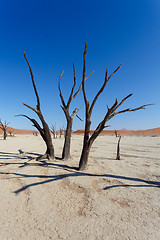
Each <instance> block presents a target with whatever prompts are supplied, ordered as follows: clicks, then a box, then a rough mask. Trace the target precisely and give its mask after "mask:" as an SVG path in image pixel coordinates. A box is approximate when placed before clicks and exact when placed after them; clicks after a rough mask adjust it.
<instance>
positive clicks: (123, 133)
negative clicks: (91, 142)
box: [73, 128, 160, 136]
mask: <svg viewBox="0 0 160 240" xmlns="http://www.w3.org/2000/svg"><path fill="white" fill-rule="evenodd" d="M93 132H94V131H93V130H91V133H93ZM73 133H75V134H83V133H84V129H79V130H77V131H74V132H73ZM117 133H118V134H120V135H121V136H160V128H152V129H147V130H135V131H134V130H127V129H120V130H117ZM101 135H111V136H112V135H115V130H104V131H103V132H102V133H101Z"/></svg>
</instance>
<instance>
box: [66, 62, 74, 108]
mask: <svg viewBox="0 0 160 240" xmlns="http://www.w3.org/2000/svg"><path fill="white" fill-rule="evenodd" d="M73 74H74V84H73V87H72V89H71V93H70V96H69V99H68V102H67V108H69V106H70V104H71V101H72V100H73V97H72V96H73V91H74V89H75V86H76V73H75V67H74V63H73Z"/></svg>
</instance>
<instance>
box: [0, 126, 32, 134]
mask: <svg viewBox="0 0 160 240" xmlns="http://www.w3.org/2000/svg"><path fill="white" fill-rule="evenodd" d="M10 131H11V132H13V134H31V133H32V132H33V130H22V129H15V128H12V127H7V133H9V132H10ZM0 134H3V131H2V129H0Z"/></svg>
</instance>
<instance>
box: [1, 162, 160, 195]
mask: <svg viewBox="0 0 160 240" xmlns="http://www.w3.org/2000/svg"><path fill="white" fill-rule="evenodd" d="M52 165H55V167H57V166H58V167H63V168H65V169H66V170H67V171H69V173H66V174H59V175H50V176H46V175H33V174H31V175H30V174H20V173H15V172H11V173H4V172H0V174H8V175H14V176H15V177H11V178H10V179H12V178H41V179H46V180H44V181H41V182H35V183H31V184H28V185H25V186H24V187H22V188H20V189H18V190H16V191H14V193H15V194H18V193H20V192H22V191H24V190H26V189H28V188H30V187H33V186H37V185H42V184H46V183H49V182H54V181H58V180H61V179H63V178H70V177H85V176H92V177H102V178H114V179H123V180H129V181H132V182H140V183H145V184H148V185H145V184H143V185H139V184H138V185H137V184H136V185H133V184H122V185H113V186H108V187H105V188H103V190H109V189H111V188H117V187H158V188H159V187H160V182H157V181H148V180H144V179H140V178H132V177H125V176H118V175H111V174H102V175H99V174H91V173H84V172H79V171H73V170H71V169H74V168H72V167H68V166H67V165H63V166H62V165H60V164H52Z"/></svg>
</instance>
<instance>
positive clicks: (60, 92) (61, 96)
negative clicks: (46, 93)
mask: <svg viewBox="0 0 160 240" xmlns="http://www.w3.org/2000/svg"><path fill="white" fill-rule="evenodd" d="M63 73H64V71H62V73H61V75H60V76H59V82H58V89H59V95H60V98H61V102H62V105H63V107H64V108H66V107H67V106H66V104H65V101H64V98H63V95H62V91H61V86H60V82H61V77H62V75H63Z"/></svg>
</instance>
